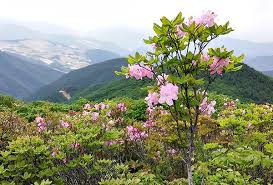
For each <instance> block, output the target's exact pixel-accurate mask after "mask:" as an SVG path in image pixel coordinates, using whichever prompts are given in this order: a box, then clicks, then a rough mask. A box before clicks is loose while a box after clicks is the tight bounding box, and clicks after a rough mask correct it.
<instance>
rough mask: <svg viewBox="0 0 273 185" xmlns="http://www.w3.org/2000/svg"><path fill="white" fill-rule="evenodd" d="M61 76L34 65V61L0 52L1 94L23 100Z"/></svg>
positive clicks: (51, 70) (59, 73)
mask: <svg viewBox="0 0 273 185" xmlns="http://www.w3.org/2000/svg"><path fill="white" fill-rule="evenodd" d="M62 75H63V73H61V72H59V71H56V70H53V69H51V68H49V67H47V66H43V65H39V64H35V63H34V61H31V60H27V59H23V58H22V57H20V56H19V57H18V56H15V55H12V54H9V53H5V52H0V92H1V93H4V94H8V95H12V96H15V97H18V98H24V97H26V96H28V95H29V94H31V93H33V92H34V91H36V90H38V89H39V88H40V87H42V86H44V85H46V84H49V83H51V82H53V81H54V80H56V79H58V78H59V77H61V76H62Z"/></svg>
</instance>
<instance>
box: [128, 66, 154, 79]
mask: <svg viewBox="0 0 273 185" xmlns="http://www.w3.org/2000/svg"><path fill="white" fill-rule="evenodd" d="M128 67H129V76H130V77H134V78H135V79H136V80H140V79H142V78H144V77H147V78H150V79H153V72H152V68H151V67H149V66H141V65H138V64H135V65H129V66H128Z"/></svg>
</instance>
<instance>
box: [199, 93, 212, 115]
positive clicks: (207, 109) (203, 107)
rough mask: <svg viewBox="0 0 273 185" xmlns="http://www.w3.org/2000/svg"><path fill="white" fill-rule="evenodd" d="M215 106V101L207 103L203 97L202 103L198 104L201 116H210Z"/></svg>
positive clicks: (206, 99)
mask: <svg viewBox="0 0 273 185" xmlns="http://www.w3.org/2000/svg"><path fill="white" fill-rule="evenodd" d="M215 105H216V101H211V102H210V103H208V98H207V97H205V98H204V99H203V101H202V103H201V104H200V107H199V110H200V112H201V113H202V114H204V115H208V116H211V115H212V114H213V113H214V112H215V109H214V106H215Z"/></svg>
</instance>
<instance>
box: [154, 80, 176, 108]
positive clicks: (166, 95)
mask: <svg viewBox="0 0 273 185" xmlns="http://www.w3.org/2000/svg"><path fill="white" fill-rule="evenodd" d="M177 95H178V86H176V85H173V84H171V83H168V84H166V85H162V86H161V87H160V98H159V100H158V102H159V103H161V104H163V103H167V104H168V105H170V106H171V105H173V100H177V99H178V96H177Z"/></svg>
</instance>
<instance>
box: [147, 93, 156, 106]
mask: <svg viewBox="0 0 273 185" xmlns="http://www.w3.org/2000/svg"><path fill="white" fill-rule="evenodd" d="M145 100H146V101H147V103H148V106H149V107H153V106H155V105H157V104H158V94H157V93H156V92H151V93H149V94H148V97H146V98H145Z"/></svg>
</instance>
